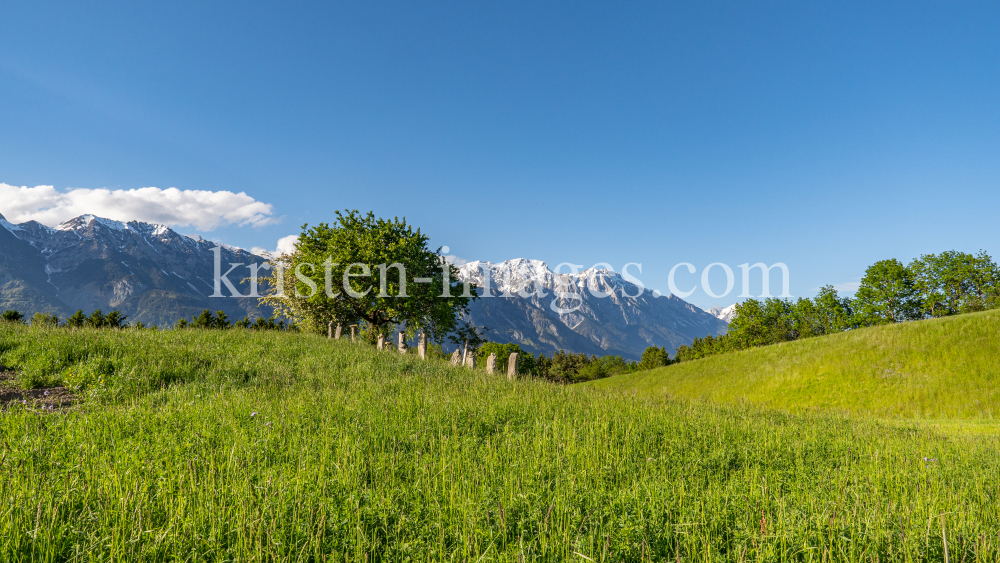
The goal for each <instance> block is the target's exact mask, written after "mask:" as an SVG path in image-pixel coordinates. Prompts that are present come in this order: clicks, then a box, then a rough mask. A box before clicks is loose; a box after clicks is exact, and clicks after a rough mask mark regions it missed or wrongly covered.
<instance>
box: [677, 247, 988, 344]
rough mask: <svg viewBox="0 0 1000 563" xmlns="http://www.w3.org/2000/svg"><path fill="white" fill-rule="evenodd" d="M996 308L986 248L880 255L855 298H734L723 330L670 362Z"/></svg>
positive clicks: (826, 292)
mask: <svg viewBox="0 0 1000 563" xmlns="http://www.w3.org/2000/svg"><path fill="white" fill-rule="evenodd" d="M997 307H1000V268H998V267H997V265H996V263H995V262H994V261H993V259H992V258H991V257H990V256H989V254H987V253H986V252H984V251H979V253H977V254H967V253H965V252H958V251H955V250H949V251H947V252H942V253H940V254H924V255H921V256H920V257H919V258H916V259H914V260H913V261H911V262H910V263H909V264H905V265H904V264H903V263H902V262H900V261H899V260H896V259H895V258H892V259H889V260H880V261H878V262H876V263H874V264H872V265H871V266H869V267H868V268H867V269H866V270H865V275H864V277H863V278H862V279H861V283H860V285H859V287H858V290H857V292H855V294H854V297H853V298H850V297H841V296H840V295H839V294H838V293H837V291H836V290H835V289H834V288H833V286H830V285H827V286H824V287H823V288H821V289H820V291H819V293H818V294H817V295H816V297H815V298H813V299H809V298H799V299H797V300H795V301H792V300H790V299H779V298H769V299H765V300H763V301H759V300H756V299H748V300H746V301H744V302H743V303H739V304H737V305H736V311H735V316H734V318H733V320H732V321H731V322H730V323H729V330H728V332H727V333H726V334H724V335H721V336H717V337H713V336H711V335H709V336H706V337H704V338H696V339H695V340H694V342H692V343H691V345H690V346H681V347H679V348H678V349H677V353H676V355H675V361H686V360H694V359H698V358H703V357H706V356H711V355H715V354H721V353H725V352H732V351H736V350H745V349H748V348H754V347H757V346H766V345H768V344H776V343H778V342H788V341H791V340H798V339H800V338H811V337H814V336H822V335H824V334H832V333H835V332H843V331H845V330H853V329H856V328H862V327H868V326H876V325H882V324H890V323H901V322H907V321H915V320H921V319H929V318H935V317H946V316H951V315H960V314H963V313H974V312H977V311H985V310H988V309H995V308H997Z"/></svg>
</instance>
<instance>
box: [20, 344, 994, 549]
mask: <svg viewBox="0 0 1000 563" xmlns="http://www.w3.org/2000/svg"><path fill="white" fill-rule="evenodd" d="M37 346H46V347H47V348H46V349H50V350H56V351H61V352H51V353H49V355H50V356H51V357H52V358H55V360H53V361H56V362H59V361H63V360H60V359H59V358H64V357H68V356H60V354H62V353H63V352H66V353H67V354H68V353H69V352H72V354H71V355H72V356H73V358H75V360H74V361H77V362H83V363H86V362H87V361H91V358H92V357H96V356H97V355H100V357H102V358H105V359H106V360H107V361H109V362H111V364H112V365H113V366H114V368H113V370H111V372H110V373H108V374H106V375H105V383H104V388H103V389H104V391H102V392H101V393H98V394H95V395H94V396H93V397H92V398H91V399H90V400H88V401H87V402H86V403H84V405H83V406H81V407H77V408H75V409H73V410H69V411H65V412H57V413H55V414H43V413H41V412H34V411H32V410H30V409H27V408H22V407H13V408H11V409H9V410H8V411H7V412H5V413H4V414H3V415H2V416H0V436H2V440H3V443H2V446H0V448H2V453H0V459H2V462H0V475H2V478H0V499H3V504H2V505H0V560H3V561H36V560H37V561H114V560H117V561H406V560H412V561H417V560H419V561H472V562H474V561H522V560H527V561H530V560H542V561H567V560H576V561H588V560H593V561H663V560H669V561H676V560H678V559H680V560H683V561H723V560H729V561H786V560H787V561H870V560H872V558H873V557H877V558H878V559H879V560H881V561H890V560H893V561H939V560H943V558H944V550H945V546H946V545H947V549H948V553H949V556H950V559H951V561H962V560H965V561H995V560H997V559H998V558H1000V537H998V535H997V532H998V530H1000V509H998V508H997V506H998V505H997V497H998V493H1000V482H998V477H997V476H998V475H1000V458H998V456H997V453H998V448H997V444H996V443H995V442H994V441H989V440H968V439H954V438H947V437H942V436H938V435H936V434H934V433H932V432H928V431H920V430H912V429H909V430H907V429H897V428H890V427H886V426H883V425H880V424H879V423H877V422H874V421H871V420H866V419H860V418H847V417H841V416H833V415H824V414H809V413H806V414H801V415H790V414H782V413H778V412H770V411H766V410H762V409H758V408H755V407H747V406H742V407H741V406H709V405H701V404H693V403H689V402H682V401H666V400H662V399H646V398H641V397H629V396H623V395H622V394H618V393H615V394H611V393H606V392H601V391H596V390H594V389H590V388H584V387H575V386H573V387H571V386H556V385H552V384H549V383H544V382H539V381H532V380H521V381H516V382H508V381H506V379H505V378H504V377H492V376H487V375H486V374H484V373H482V372H472V371H470V370H467V369H464V368H451V367H449V366H447V365H445V364H439V363H436V362H430V363H425V362H421V361H419V360H417V359H415V358H414V357H413V356H400V355H399V354H397V353H395V352H383V353H379V352H375V351H373V350H372V349H371V348H369V347H366V346H361V345H351V344H348V343H335V342H330V341H327V340H324V339H321V338H317V337H313V336H308V335H293V334H274V333H270V334H268V333H263V334H255V333H242V332H236V331H229V332H224V333H223V332H198V331H177V332H168V333H160V332H152V331H151V332H140V333H136V332H110V331H109V332H103V333H97V332H86V331H80V332H76V333H71V332H59V331H44V330H39V329H31V328H17V329H12V328H3V329H0V348H2V349H3V351H4V352H3V356H2V357H0V359H2V361H3V362H4V363H5V365H7V366H8V367H11V368H16V369H21V368H22V367H23V366H22V365H15V364H16V362H17V361H22V360H18V358H22V359H23V362H30V360H31V357H30V355H25V354H21V352H19V351H18V350H23V349H25V347H29V348H30V347H37ZM19 354H20V355H19ZM71 367H72V366H64V367H59V366H56V367H53V368H52V369H51V370H50V372H49V375H46V376H45V377H53V378H54V377H56V375H53V374H57V373H63V372H65V371H66V370H67V369H69V368H71ZM39 373H41V372H39ZM924 457H927V458H928V459H931V458H933V459H934V460H935V461H924V459H923V458H924Z"/></svg>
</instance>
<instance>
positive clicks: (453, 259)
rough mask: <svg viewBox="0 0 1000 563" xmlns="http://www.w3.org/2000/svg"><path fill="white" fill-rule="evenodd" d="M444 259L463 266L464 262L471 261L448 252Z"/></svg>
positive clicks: (454, 264)
mask: <svg viewBox="0 0 1000 563" xmlns="http://www.w3.org/2000/svg"><path fill="white" fill-rule="evenodd" d="M444 259H445V261H447V262H448V263H449V264H451V265H452V266H462V265H464V264H468V263H469V261H468V260H466V259H465V258H459V257H458V256H456V255H454V254H447V255H445V257H444Z"/></svg>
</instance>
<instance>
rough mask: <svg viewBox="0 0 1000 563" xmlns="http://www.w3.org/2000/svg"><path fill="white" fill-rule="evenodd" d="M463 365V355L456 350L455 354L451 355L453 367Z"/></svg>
mask: <svg viewBox="0 0 1000 563" xmlns="http://www.w3.org/2000/svg"><path fill="white" fill-rule="evenodd" d="M460 363H462V353H461V352H459V351H458V350H455V353H454V354H452V355H451V365H453V366H457V365H458V364H460Z"/></svg>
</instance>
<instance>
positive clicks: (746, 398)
mask: <svg viewBox="0 0 1000 563" xmlns="http://www.w3.org/2000/svg"><path fill="white" fill-rule="evenodd" d="M593 385H594V386H596V387H599V388H603V389H615V390H619V391H627V392H635V393H639V394H641V395H646V396H659V397H663V396H669V397H674V398H684V399H698V400H702V399H704V400H708V401H712V402H718V403H735V402H750V403H753V404H758V405H762V406H765V407H769V408H778V409H793V410H794V409H817V408H818V409H823V410H828V411H829V410H834V411H842V412H850V413H858V414H864V415H872V416H879V417H904V418H915V417H932V418H952V419H975V418H979V419H990V420H995V419H996V418H997V417H1000V310H993V311H986V312H983V313H973V314H968V315H960V316H956V317H946V318H940V319H930V320H925V321H917V322H909V323H902V324H896V325H888V326H880V327H872V328H864V329H858V330H852V331H849V332H842V333H838V334H833V335H829V336H823V337H819V338H809V339H805V340H798V341H795V342H786V343H782V344H776V345H773V346H765V347H762V348H755V349H751V350H744V351H741V352H733V353H729V354H722V355H719V356H712V357H708V358H704V359H700V360H694V361H691V362H681V363H679V364H675V365H672V366H667V367H665V368H659V369H656V370H651V371H646V372H639V373H634V374H625V375H619V376H615V377H612V378H610V379H606V380H602V381H599V382H595V383H594V384H593Z"/></svg>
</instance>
